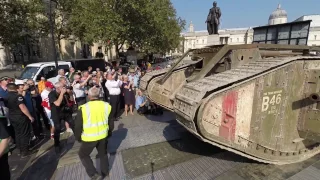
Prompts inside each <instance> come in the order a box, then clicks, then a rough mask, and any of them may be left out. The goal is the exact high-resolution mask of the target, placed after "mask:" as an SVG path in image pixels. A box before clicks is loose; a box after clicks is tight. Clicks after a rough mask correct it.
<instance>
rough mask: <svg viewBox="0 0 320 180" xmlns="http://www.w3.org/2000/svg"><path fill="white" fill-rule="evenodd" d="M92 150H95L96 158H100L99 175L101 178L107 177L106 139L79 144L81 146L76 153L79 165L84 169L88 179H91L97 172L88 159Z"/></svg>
mask: <svg viewBox="0 0 320 180" xmlns="http://www.w3.org/2000/svg"><path fill="white" fill-rule="evenodd" d="M94 148H97V151H98V156H99V158H100V168H101V174H102V175H103V176H108V175H109V162H108V155H107V153H106V149H107V138H104V139H101V140H99V141H94V142H81V146H80V149H79V153H78V154H79V157H80V160H81V163H82V165H83V166H84V168H85V169H86V172H87V174H88V175H89V177H92V176H93V175H95V174H96V173H97V170H96V168H95V167H94V166H93V162H92V160H91V157H90V154H91V152H92V151H93V149H94Z"/></svg>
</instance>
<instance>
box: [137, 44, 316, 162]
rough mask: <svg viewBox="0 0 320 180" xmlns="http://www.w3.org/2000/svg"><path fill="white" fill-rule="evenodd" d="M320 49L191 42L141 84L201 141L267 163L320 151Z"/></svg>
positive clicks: (297, 46) (143, 88)
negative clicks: (192, 46) (173, 60)
mask: <svg viewBox="0 0 320 180" xmlns="http://www.w3.org/2000/svg"><path fill="white" fill-rule="evenodd" d="M319 51H320V49H319V48H317V47H309V46H303V45H285V44H284V45H283V44H282V45H279V44H247V45H215V46H208V47H205V48H201V49H192V50H189V51H187V52H186V53H185V54H184V55H183V56H182V57H181V58H180V59H179V60H178V61H177V62H176V64H175V65H173V66H172V67H171V68H170V69H163V70H159V71H153V72H150V73H147V74H146V75H145V76H144V77H142V79H141V82H140V88H141V89H142V90H143V91H144V92H145V93H146V94H147V96H148V98H149V99H150V100H151V101H153V102H155V103H157V104H158V105H161V106H162V107H164V108H166V109H168V110H171V111H173V112H175V113H176V118H177V121H178V122H179V123H180V124H181V125H182V126H184V127H185V128H186V129H187V130H188V131H190V132H191V133H193V134H194V135H195V136H197V137H198V138H199V139H201V140H202V141H205V142H207V143H210V144H212V145H214V146H218V147H220V148H222V149H226V150H228V151H231V152H234V153H236V154H239V155H242V156H245V157H247V158H251V159H254V160H256V161H260V162H264V163H272V164H279V165H280V164H290V163H295V162H299V161H303V160H306V159H308V158H310V157H312V156H314V155H316V154H318V153H319V152H320V57H319V56H317V52H319ZM188 55H189V56H191V60H190V61H185V60H183V59H185V57H187V56H188Z"/></svg>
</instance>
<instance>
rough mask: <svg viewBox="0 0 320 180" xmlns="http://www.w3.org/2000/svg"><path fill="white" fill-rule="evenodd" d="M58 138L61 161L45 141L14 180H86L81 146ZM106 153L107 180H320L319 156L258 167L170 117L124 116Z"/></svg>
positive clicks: (110, 140) (255, 163)
mask: <svg viewBox="0 0 320 180" xmlns="http://www.w3.org/2000/svg"><path fill="white" fill-rule="evenodd" d="M62 139H64V141H63V142H64V143H63V144H64V150H63V153H62V155H61V156H60V157H58V156H56V154H55V153H54V150H53V149H52V148H51V147H52V141H48V142H47V143H45V144H44V145H42V146H41V148H40V150H39V152H38V153H37V154H36V155H34V156H33V157H32V158H30V159H29V161H28V162H27V163H24V164H25V165H24V168H21V167H20V172H21V177H20V178H19V179H41V180H42V179H52V180H61V179H67V180H88V179H89V177H88V176H87V175H86V173H85V170H84V168H83V166H82V165H81V163H80V160H79V158H78V156H77V152H78V149H79V145H80V144H79V143H78V142H75V141H74V137H73V136H72V135H71V134H68V133H65V134H64V136H63V137H62ZM108 152H109V164H110V171H111V177H110V179H112V180H124V179H137V180H138V179H139V180H140V179H151V180H157V179H165V180H167V179H168V180H178V179H180V180H189V179H190V180H193V179H197V180H202V179H203V180H205V179H218V180H225V179H226V180H251V179H252V180H256V179H262V180H265V179H272V180H282V179H289V180H300V179H305V180H316V179H319V177H320V170H319V169H320V156H316V157H313V158H311V159H309V160H307V161H305V162H302V163H298V164H292V165H286V166H275V165H268V164H262V163H257V162H254V161H251V160H249V159H246V158H243V157H241V156H238V155H235V154H233V153H230V152H227V151H224V150H221V149H219V148H216V147H214V146H211V145H209V144H206V143H203V142H201V141H199V140H198V139H197V138H195V137H194V136H192V135H191V134H190V133H188V132H186V131H185V129H184V128H182V127H181V126H180V125H179V124H178V123H177V122H176V121H175V120H174V115H173V114H172V113H170V112H165V114H164V115H163V116H146V117H144V116H139V115H134V116H128V117H123V118H122V119H121V120H120V121H118V122H116V129H115V131H114V133H113V136H112V137H111V138H110V139H109V143H108ZM96 154H97V152H96V151H94V152H93V153H92V154H91V156H92V158H93V160H94V164H95V165H96V167H97V168H98V169H99V160H98V159H96ZM10 161H12V160H11V159H10ZM16 177H18V176H15V178H14V179H16Z"/></svg>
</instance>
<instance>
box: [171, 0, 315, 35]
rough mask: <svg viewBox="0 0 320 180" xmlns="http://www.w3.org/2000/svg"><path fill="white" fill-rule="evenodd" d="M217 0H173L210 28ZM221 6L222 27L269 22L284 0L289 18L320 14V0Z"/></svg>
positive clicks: (240, 0) (228, 0)
mask: <svg viewBox="0 0 320 180" xmlns="http://www.w3.org/2000/svg"><path fill="white" fill-rule="evenodd" d="M213 1H214V0H171V2H172V3H173V5H174V7H175V8H176V10H177V13H178V16H180V17H182V18H183V19H184V20H186V21H187V25H186V29H188V26H189V24H190V21H192V22H193V24H194V26H195V30H196V31H199V30H206V24H205V20H206V18H207V15H208V12H209V9H210V8H211V7H212V3H213ZM217 2H218V6H219V7H220V8H221V11H222V17H221V27H222V28H238V27H250V26H259V25H265V24H267V23H268V18H269V15H270V14H271V13H272V11H274V10H275V9H276V8H277V6H278V3H279V2H281V7H282V9H285V10H286V11H287V13H288V21H293V20H295V19H297V18H299V17H300V16H302V15H309V14H320V8H319V7H320V0H217Z"/></svg>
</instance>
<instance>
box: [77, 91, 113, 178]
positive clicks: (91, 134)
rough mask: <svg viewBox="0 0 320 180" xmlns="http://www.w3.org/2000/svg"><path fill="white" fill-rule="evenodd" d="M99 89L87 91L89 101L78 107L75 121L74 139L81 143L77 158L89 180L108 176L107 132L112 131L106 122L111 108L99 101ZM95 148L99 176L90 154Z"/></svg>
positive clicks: (111, 127) (111, 125) (111, 126)
mask: <svg viewBox="0 0 320 180" xmlns="http://www.w3.org/2000/svg"><path fill="white" fill-rule="evenodd" d="M99 95H100V89H99V88H96V87H93V88H91V89H89V91H88V96H89V99H90V101H89V102H87V103H86V104H84V105H82V106H80V107H79V110H78V113H77V117H76V121H75V132H74V134H75V138H76V140H78V141H79V142H81V146H80V150H79V157H80V160H81V162H82V164H83V166H84V167H85V169H86V172H87V174H88V175H89V177H90V178H91V179H103V178H104V177H105V176H109V163H108V155H107V153H106V149H107V137H108V134H109V133H108V132H109V131H110V130H113V126H114V125H113V124H110V127H109V122H108V117H109V114H110V111H111V106H110V105H109V104H108V103H106V102H104V101H100V100H99ZM94 148H97V151H98V155H99V158H100V167H101V175H99V174H98V172H97V170H96V169H95V167H94V166H93V162H92V160H91V158H90V154H91V152H92V151H93V149H94Z"/></svg>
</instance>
